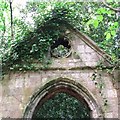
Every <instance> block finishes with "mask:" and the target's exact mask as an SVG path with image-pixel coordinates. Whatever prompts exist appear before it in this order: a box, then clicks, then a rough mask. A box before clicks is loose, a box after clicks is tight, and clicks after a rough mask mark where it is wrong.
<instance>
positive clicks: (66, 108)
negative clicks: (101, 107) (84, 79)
mask: <svg viewBox="0 0 120 120" xmlns="http://www.w3.org/2000/svg"><path fill="white" fill-rule="evenodd" d="M89 117H90V110H89V108H88V107H87V106H86V105H85V104H83V103H82V102H80V101H78V100H77V99H76V98H74V97H72V96H70V95H68V94H66V93H57V94H56V95H55V96H54V97H52V98H51V99H48V100H47V101H46V102H45V103H43V105H42V106H40V107H39V108H38V110H37V111H36V112H35V113H34V115H33V118H34V119H35V118H39V119H40V118H41V119H43V118H47V119H51V118H53V119H55V118H56V119H58V118H59V119H77V118H89Z"/></svg>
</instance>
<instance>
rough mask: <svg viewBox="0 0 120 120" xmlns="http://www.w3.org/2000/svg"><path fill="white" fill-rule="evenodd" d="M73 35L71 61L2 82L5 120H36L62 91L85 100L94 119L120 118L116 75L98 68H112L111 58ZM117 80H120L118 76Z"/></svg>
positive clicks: (65, 59) (11, 75)
mask: <svg viewBox="0 0 120 120" xmlns="http://www.w3.org/2000/svg"><path fill="white" fill-rule="evenodd" d="M69 33H70V36H71V37H70V38H69V40H70V45H71V54H70V55H69V56H68V57H63V58H54V57H53V58H52V64H51V65H50V66H49V68H47V69H44V70H42V69H40V70H38V71H28V72H25V73H24V72H10V73H9V74H7V75H6V76H5V77H4V79H3V80H2V81H0V95H1V96H0V117H1V118H23V117H24V118H29V119H32V116H33V114H34V111H35V109H36V107H37V105H38V103H39V102H41V101H42V102H44V99H45V100H46V99H47V97H48V95H52V94H56V93H57V92H60V91H63V92H66V93H69V94H71V95H72V94H74V96H75V97H76V98H77V99H79V97H81V98H82V99H83V100H84V101H85V102H86V103H87V105H88V106H89V108H90V110H91V118H118V113H119V112H118V92H117V91H118V90H119V89H118V88H116V87H115V86H114V84H113V81H112V80H113V78H112V75H110V74H109V73H107V72H106V71H105V70H103V71H101V70H98V69H97V68H96V66H97V65H98V63H99V62H100V61H102V63H103V64H104V65H107V66H110V63H109V62H110V57H109V56H108V55H107V54H106V53H105V52H103V51H102V50H101V49H100V48H99V47H97V46H96V44H95V43H94V42H93V41H92V40H90V39H89V38H88V37H87V36H85V35H84V34H82V33H80V32H78V31H77V30H74V29H69ZM38 66H39V64H38ZM94 75H96V79H95V80H93V77H94ZM115 79H119V78H118V75H117V74H116V77H115ZM101 85H102V89H100V86H101ZM71 91H72V93H71ZM106 101H107V103H106Z"/></svg>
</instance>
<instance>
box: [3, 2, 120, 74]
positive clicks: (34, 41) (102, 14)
mask: <svg viewBox="0 0 120 120" xmlns="http://www.w3.org/2000/svg"><path fill="white" fill-rule="evenodd" d="M3 7H4V6H3ZM6 7H8V6H6ZM6 7H5V8H6ZM13 13H14V11H13ZM21 13H22V19H19V18H16V17H15V18H14V29H15V30H14V31H15V35H14V36H15V39H14V40H10V37H9V36H8V37H7V38H6V39H5V36H4V42H6V43H7V45H5V43H3V44H2V49H1V50H2V51H5V52H3V54H2V55H1V58H2V66H3V71H4V72H7V71H9V70H32V69H33V68H34V69H35V65H34V67H33V66H31V65H32V62H33V61H35V62H39V63H40V64H41V67H43V66H48V64H49V63H51V60H49V59H50V58H48V51H49V48H50V46H51V45H52V44H53V43H54V41H55V40H57V39H58V38H59V37H60V36H62V35H64V33H65V29H66V28H65V27H64V26H65V25H66V22H67V23H69V24H71V25H72V26H74V27H75V28H77V29H78V30H80V31H82V32H84V33H86V34H87V35H88V36H90V37H91V38H92V39H93V40H94V41H95V42H97V43H98V45H99V46H100V47H101V48H103V49H104V50H105V51H106V52H108V53H109V54H110V55H112V56H113V58H114V59H116V58H117V57H118V54H119V49H117V48H118V42H119V41H118V40H117V39H118V33H117V31H118V26H119V24H118V18H116V13H115V12H114V11H111V10H109V9H107V8H105V7H104V5H103V4H101V3H88V2H86V3H84V2H50V3H49V2H46V3H45V2H44V3H42V2H41V3H39V2H29V3H28V4H27V5H26V8H25V9H23V10H21ZM29 15H31V17H30V19H31V20H30V21H27V20H26V19H27V18H28V16H29ZM1 17H2V16H1ZM2 18H3V17H2ZM115 18H116V19H115ZM31 21H32V22H31ZM61 26H62V27H61ZM5 27H6V28H7V26H5ZM8 33H10V30H8ZM30 66H31V67H30Z"/></svg>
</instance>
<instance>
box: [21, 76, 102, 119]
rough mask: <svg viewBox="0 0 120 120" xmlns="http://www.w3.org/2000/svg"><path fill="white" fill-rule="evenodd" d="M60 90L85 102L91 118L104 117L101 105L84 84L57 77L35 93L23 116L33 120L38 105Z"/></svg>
mask: <svg viewBox="0 0 120 120" xmlns="http://www.w3.org/2000/svg"><path fill="white" fill-rule="evenodd" d="M59 92H65V93H68V94H70V95H72V96H74V97H75V98H76V99H78V100H80V101H81V102H84V103H85V104H86V105H87V106H88V108H89V109H90V115H91V118H103V117H104V115H103V112H102V109H101V106H99V104H98V102H97V100H95V98H94V97H93V95H92V94H91V93H90V92H89V91H88V90H87V89H86V88H85V87H84V86H82V85H81V84H80V83H77V82H75V81H73V80H70V79H68V78H57V79H54V80H51V81H50V82H48V83H47V84H45V85H44V86H43V87H41V88H40V89H39V90H38V91H37V92H35V93H34V94H33V96H32V97H31V99H30V101H29V103H28V105H27V107H26V109H25V112H24V115H23V118H29V119H30V120H32V117H33V114H34V112H35V110H36V109H37V106H40V105H42V104H43V103H44V102H45V101H46V100H48V99H49V98H51V97H52V96H54V95H55V94H56V93H59Z"/></svg>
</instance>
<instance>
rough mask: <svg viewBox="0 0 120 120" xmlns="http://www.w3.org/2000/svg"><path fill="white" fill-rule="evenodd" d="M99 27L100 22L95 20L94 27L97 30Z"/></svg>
mask: <svg viewBox="0 0 120 120" xmlns="http://www.w3.org/2000/svg"><path fill="white" fill-rule="evenodd" d="M98 25H99V21H98V20H94V21H93V26H94V27H95V28H97V27H98Z"/></svg>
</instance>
